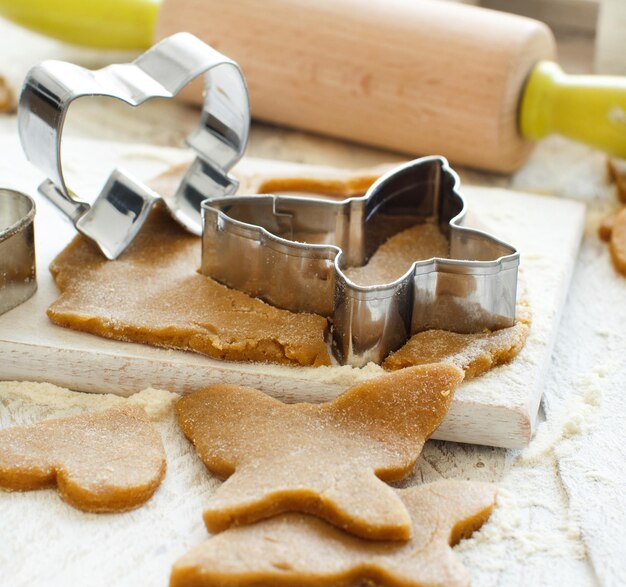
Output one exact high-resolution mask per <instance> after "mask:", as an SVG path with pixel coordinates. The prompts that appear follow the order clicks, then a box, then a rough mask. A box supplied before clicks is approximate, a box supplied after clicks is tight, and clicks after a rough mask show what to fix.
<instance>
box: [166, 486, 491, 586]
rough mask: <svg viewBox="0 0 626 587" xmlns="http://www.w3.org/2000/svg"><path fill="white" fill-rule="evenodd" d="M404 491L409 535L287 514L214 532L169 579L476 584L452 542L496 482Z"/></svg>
mask: <svg viewBox="0 0 626 587" xmlns="http://www.w3.org/2000/svg"><path fill="white" fill-rule="evenodd" d="M397 494H398V496H399V498H400V499H401V500H402V501H403V502H404V504H405V505H406V508H407V510H408V511H409V513H410V516H411V521H412V523H413V536H412V538H411V540H410V541H409V542H405V543H401V542H374V541H368V540H362V539H360V538H357V537H355V536H351V535H349V534H346V533H345V532H342V531H341V530H338V529H336V528H333V527H332V526H329V525H328V524H327V523H325V522H322V521H321V520H318V519H316V518H313V517H311V516H306V515H302V514H284V515H282V516H278V517H276V518H272V519H270V520H265V521H263V522H258V523H256V524H253V525H252V526H244V527H240V528H232V529H230V530H227V531H226V532H223V533H222V534H218V535H217V536H214V537H212V538H210V539H209V540H207V541H206V542H205V543H203V544H201V545H200V546H198V547H196V548H195V549H194V550H192V551H191V552H189V553H188V554H186V555H185V556H183V557H182V558H181V559H180V560H178V561H177V562H176V563H175V565H174V567H173V569H172V575H171V579H170V587H191V586H192V585H193V586H194V587H201V586H202V587H204V586H206V587H208V586H214V585H220V586H226V585H237V586H240V587H245V586H247V585H254V586H255V587H256V586H261V585H298V586H309V585H310V586H313V585H315V586H316V587H325V586H331V585H332V586H333V587H336V586H338V585H346V586H347V585H360V584H368V585H369V584H371V583H374V584H376V585H384V586H388V587H409V586H410V587H423V586H425V585H428V586H441V587H443V586H446V587H455V586H461V585H469V583H470V576H469V573H468V571H467V570H466V569H465V567H463V565H462V564H461V562H460V561H459V559H458V558H457V556H456V555H455V554H454V552H453V551H452V549H451V548H450V547H451V546H454V545H455V544H457V543H458V542H459V541H460V540H461V539H462V538H466V537H469V536H471V534H472V533H473V532H474V531H475V530H477V529H478V528H480V527H481V526H482V525H483V523H484V522H485V521H486V520H487V518H488V517H489V515H490V513H491V511H492V509H493V507H494V503H495V496H496V489H495V486H494V485H491V484H487V483H475V482H469V481H438V482H436V483H431V484H428V485H421V486H419V487H411V488H409V489H403V490H398V492H397Z"/></svg>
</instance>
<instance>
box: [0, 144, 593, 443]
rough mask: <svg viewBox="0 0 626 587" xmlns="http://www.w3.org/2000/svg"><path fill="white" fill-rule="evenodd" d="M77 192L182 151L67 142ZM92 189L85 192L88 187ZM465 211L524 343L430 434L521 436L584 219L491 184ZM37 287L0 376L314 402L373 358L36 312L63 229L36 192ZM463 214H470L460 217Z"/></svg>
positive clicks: (564, 207)
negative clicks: (485, 235)
mask: <svg viewBox="0 0 626 587" xmlns="http://www.w3.org/2000/svg"><path fill="white" fill-rule="evenodd" d="M15 150H16V144H15V138H14V137H1V138H0V151H2V152H4V153H6V152H15ZM67 152H68V154H69V156H70V157H71V159H70V158H68V160H71V161H72V162H73V168H72V169H73V172H74V173H73V175H74V176H75V178H74V183H73V184H72V185H73V186H75V189H76V190H77V192H78V193H81V194H82V193H88V192H89V190H95V186H97V185H99V183H98V182H99V181H100V180H101V179H102V178H103V177H104V172H105V171H107V172H108V170H110V169H111V168H112V167H113V166H115V165H122V166H123V167H125V168H126V169H129V170H130V171H132V172H134V173H135V174H137V175H138V176H140V177H143V178H148V177H151V176H153V175H155V174H156V173H159V172H160V171H162V170H164V169H165V168H167V166H168V165H169V164H170V163H171V162H177V161H180V160H182V159H184V158H185V157H186V156H187V155H183V154H182V153H181V152H180V151H178V150H174V149H159V148H154V147H142V146H137V145H124V144H115V143H104V142H95V141H93V142H92V141H77V142H74V143H72V145H71V147H68V149H67ZM238 170H239V174H241V175H243V176H246V177H250V176H254V177H258V176H259V175H270V176H272V175H294V174H299V173H303V174H305V175H308V176H312V175H320V174H321V175H324V176H333V175H335V176H336V175H337V174H338V172H337V170H330V169H328V168H314V167H311V166H298V165H297V164H292V163H279V162H270V161H261V160H244V161H243V162H242V163H241V164H240V165H239V167H238ZM0 173H1V174H2V177H5V178H10V179H9V181H8V182H6V183H7V187H13V188H16V189H22V190H24V191H27V192H28V193H31V194H34V193H35V192H36V186H37V184H38V183H39V181H40V180H41V179H42V178H41V177H40V176H39V174H38V173H37V172H36V171H34V169H33V168H32V167H30V165H29V164H28V163H27V162H26V161H24V160H23V158H22V157H21V155H19V156H18V155H16V156H15V157H13V156H12V157H9V158H5V159H2V160H0ZM92 193H93V192H92ZM464 193H465V195H466V196H467V198H468V201H469V206H470V210H471V217H474V218H480V221H481V223H483V224H485V225H488V226H490V227H491V228H492V229H493V232H495V233H496V235H497V236H499V237H501V238H503V239H506V240H507V241H509V242H511V243H514V244H515V245H516V246H517V247H518V248H519V249H520V251H521V255H522V270H521V271H522V281H523V283H524V284H525V286H526V288H527V291H528V298H529V301H530V304H531V309H532V312H533V324H532V328H531V333H530V336H529V339H528V341H527V344H526V346H525V348H524V349H523V350H522V352H521V353H520V355H519V356H518V357H517V358H516V359H515V360H514V361H513V362H512V363H510V364H509V365H505V366H502V367H499V368H497V369H494V370H493V371H491V372H489V373H488V374H486V375H484V376H482V377H479V378H478V379H475V380H472V381H468V382H466V383H464V384H463V385H462V386H461V387H460V388H459V389H458V390H457V392H456V395H455V399H454V402H453V405H452V408H451V410H450V412H449V413H448V415H447V416H446V419H445V421H444V422H443V423H442V425H441V426H440V428H439V429H438V430H437V432H436V434H435V436H434V437H435V438H439V439H444V440H453V441H459V442H468V443H476V444H486V445H492V446H500V447H507V448H519V447H523V446H525V445H526V444H527V443H528V441H529V439H530V438H531V435H532V431H533V426H534V423H535V420H536V417H537V412H538V408H539V402H540V399H541V395H542V391H543V384H544V379H545V373H546V369H547V368H548V366H549V362H550V353H551V349H552V346H553V342H554V337H555V334H556V331H557V328H558V323H559V317H560V314H561V308H562V306H563V302H564V299H565V296H566V293H567V288H568V284H569V281H570V277H571V273H572V268H573V266H574V261H575V259H576V255H577V251H578V248H579V244H580V239H581V236H582V232H583V225H584V206H583V205H582V204H580V203H577V202H573V201H569V200H561V199H556V198H550V197H545V196H537V195H529V194H521V193H515V192H511V191H506V190H501V189H491V188H476V187H469V186H467V187H465V188H464ZM37 202H38V212H37V217H36V240H37V264H38V283H39V289H38V291H37V293H36V294H35V296H34V297H33V298H31V299H30V300H29V301H27V302H26V303H24V304H22V305H21V306H18V307H17V308H15V309H13V310H11V311H10V312H8V313H6V314H4V315H2V316H0V380H31V381H49V382H51V383H55V384H57V385H61V386H65V387H68V388H70V389H74V390H80V391H89V392H112V393H117V394H120V395H129V394H132V393H134V392H137V391H139V390H141V389H144V388H146V387H150V386H152V387H158V388H165V389H168V390H171V391H176V392H181V393H184V392H188V391H190V390H193V389H196V388H198V387H201V386H203V385H206V384H208V383H214V382H229V383H237V384H243V385H250V386H253V387H258V388H260V389H262V390H264V391H266V392H267V393H269V394H271V395H273V396H275V397H278V398H280V399H283V400H286V401H324V400H328V399H330V398H333V397H335V396H337V395H338V394H340V393H341V392H342V391H343V390H345V389H346V388H347V387H349V386H350V385H352V384H354V383H356V382H358V381H362V380H364V379H367V378H370V377H373V376H375V375H377V374H378V373H379V372H380V371H379V368H377V367H374V366H370V367H367V368H364V369H361V370H359V369H352V368H351V367H322V368H317V369H316V368H302V367H300V368H297V367H285V366H276V365H264V364H253V363H245V364H244V363H229V362H223V361H217V360H213V359H210V358H208V357H204V356H201V355H197V354H194V353H190V352H182V351H170V350H163V349H158V348H152V347H149V346H145V345H139V344H131V343H123V342H117V341H111V340H105V339H102V338H99V337H96V336H92V335H89V334H86V333H80V332H74V331H71V330H67V329H64V328H61V327H58V326H55V325H53V324H52V323H50V322H49V321H48V318H47V316H46V309H47V307H48V306H49V304H50V303H51V302H52V301H53V300H54V299H55V298H56V296H57V290H56V286H55V284H54V282H53V280H52V278H51V276H50V273H49V272H48V269H47V267H48V265H49V263H50V261H51V260H52V258H53V257H54V256H55V255H56V254H57V253H58V252H59V251H60V250H61V249H62V248H63V247H64V246H65V245H66V244H67V242H68V241H69V240H70V239H71V238H72V236H73V235H74V234H75V233H74V229H73V227H72V226H71V225H70V224H68V223H66V222H65V221H64V220H63V219H62V217H61V216H60V214H58V213H57V212H56V211H55V210H54V209H53V207H52V205H51V204H49V203H48V202H46V201H44V200H43V199H42V198H40V197H38V198H37ZM470 224H471V219H470Z"/></svg>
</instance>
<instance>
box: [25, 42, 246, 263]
mask: <svg viewBox="0 0 626 587" xmlns="http://www.w3.org/2000/svg"><path fill="white" fill-rule="evenodd" d="M202 74H204V75H205V96H204V105H203V109H202V115H201V119H200V123H199V124H198V126H197V127H196V128H195V130H194V131H192V133H191V134H190V135H189V136H188V137H187V139H186V142H187V144H188V145H189V146H190V147H191V148H192V149H193V151H194V152H195V155H196V158H195V160H194V161H193V163H192V164H191V166H190V167H189V169H188V170H187V172H186V174H185V175H184V177H183V179H182V181H181V183H180V185H179V186H178V189H177V191H176V193H175V194H174V195H173V196H172V197H169V198H167V199H165V200H164V201H165V203H166V205H167V207H168V208H169V210H170V212H171V213H172V215H173V216H174V218H175V219H176V220H178V221H179V222H180V223H181V224H182V225H183V226H184V227H185V228H187V229H188V230H189V231H190V232H192V233H194V234H197V235H200V233H201V230H202V223H201V213H200V203H201V202H202V200H204V199H205V198H206V197H207V196H209V195H213V196H223V195H227V194H231V193H233V192H235V191H236V190H237V187H238V183H237V181H236V180H235V179H234V178H233V177H231V176H230V175H229V173H228V172H229V170H230V168H231V167H232V166H233V165H234V164H235V163H236V162H237V161H238V160H239V159H240V158H241V156H242V155H243V152H244V150H245V148H246V144H247V141H248V131H249V126H250V107H249V100H248V91H247V88H246V83H245V79H244V77H243V74H242V72H241V70H240V69H239V66H238V65H237V64H236V63H235V62H234V61H232V60H231V59H228V58H227V57H225V56H224V55H222V54H221V53H219V52H217V51H215V50H214V49H212V48H211V47H209V46H208V45H206V44H205V43H203V42H202V41H200V39H198V38H197V37H195V36H193V35H191V34H189V33H178V34H175V35H172V36H171V37H168V38H166V39H164V40H163V41H161V42H160V43H158V44H156V45H155V46H154V47H152V48H151V49H149V50H148V51H147V52H146V53H144V54H142V55H140V56H139V57H138V58H137V59H136V60H135V61H133V62H132V63H127V64H116V65H110V66H108V67H105V68H103V69H100V70H97V71H90V70H87V69H84V68H82V67H79V66H77V65H73V64H71V63H65V62H62V61H45V62H43V63H41V64H39V65H36V66H35V67H33V68H32V69H31V70H30V72H29V73H28V75H27V76H26V80H25V82H24V86H23V89H22V93H21V96H20V105H19V112H18V124H19V134H20V139H21V142H22V147H23V149H24V152H25V154H26V157H27V158H28V160H29V161H31V162H32V163H33V164H35V165H36V166H37V167H39V169H41V170H42V171H43V172H44V173H45V174H46V176H47V177H48V179H47V180H45V181H44V182H43V183H42V184H41V185H40V186H39V191H40V192H41V193H42V194H43V195H44V196H45V197H47V198H48V199H49V200H50V201H52V202H53V203H54V204H55V205H56V206H57V207H58V208H59V209H60V210H61V211H62V212H63V213H64V214H65V215H66V216H67V217H68V218H69V219H70V220H71V221H72V222H73V223H74V226H75V227H76V229H77V230H78V231H79V232H80V233H82V234H83V235H85V236H86V237H88V238H90V239H91V240H93V241H94V242H95V243H96V244H97V245H98V246H99V247H100V249H101V250H102V252H103V253H104V255H105V256H106V257H107V258H109V259H115V258H117V257H118V256H119V255H120V254H121V253H123V252H124V250H125V249H126V247H128V245H129V244H130V243H131V242H132V241H133V239H134V238H135V236H136V235H137V233H138V232H139V231H140V229H141V227H142V225H143V223H144V222H145V220H146V219H147V217H148V215H149V213H150V210H151V209H152V207H153V206H154V204H155V203H156V202H157V201H160V200H161V197H160V196H159V194H157V193H156V192H154V191H153V190H151V189H150V188H149V187H148V186H146V185H144V184H143V183H142V182H141V181H138V180H137V179H135V178H133V177H132V176H131V175H130V174H129V173H127V172H125V171H123V170H122V169H115V170H114V171H113V172H112V173H111V175H110V176H109V178H108V180H107V182H106V183H105V185H104V187H103V188H102V190H101V192H100V193H99V195H98V196H97V197H96V198H95V199H94V200H93V203H87V202H85V201H83V200H81V199H79V198H78V197H77V196H76V195H75V194H74V193H73V192H72V191H71V189H70V188H69V187H68V186H67V185H66V182H65V178H64V176H63V169H62V165H61V138H62V134H63V125H64V122H65V118H66V114H67V110H68V108H69V106H70V105H71V103H72V102H74V100H76V99H78V98H81V97H84V96H108V97H111V98H116V99H118V100H121V101H123V102H126V103H128V104H130V105H131V106H139V105H140V104H142V103H143V102H145V101H146V100H149V99H151V98H173V97H175V96H176V95H177V94H178V93H179V92H180V91H181V90H182V89H183V88H184V87H186V86H187V85H188V84H189V83H191V82H192V81H193V80H194V79H195V78H197V77H198V76H200V75H202Z"/></svg>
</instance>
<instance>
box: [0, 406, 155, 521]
mask: <svg viewBox="0 0 626 587" xmlns="http://www.w3.org/2000/svg"><path fill="white" fill-rule="evenodd" d="M164 476H165V452H164V450H163V445H162V443H161V438H160V437H159V434H158V432H157V431H156V430H155V429H154V428H153V426H152V424H151V423H150V421H149V420H148V417H147V415H146V413H145V411H144V410H143V409H141V408H139V407H136V406H128V407H124V408H113V409H110V410H105V411H101V412H90V413H89V412H88V413H84V414H79V415H77V416H70V417H67V418H57V419H53V420H43V421H41V422H37V423H36V424H31V425H28V426H16V427H14V428H6V429H4V430H0V488H2V489H7V490H10V491H27V490H30V489H40V488H43V487H51V486H54V485H56V486H57V489H58V491H59V494H60V495H61V497H62V498H63V499H64V500H65V501H66V502H68V503H69V504H70V505H72V506H74V507H76V508H78V509H81V510H85V511H88V512H121V511H126V510H131V509H134V508H136V507H139V506H140V505H142V504H143V503H145V502H146V501H148V499H150V497H152V495H153V494H154V492H155V491H156V489H157V487H158V486H159V485H160V484H161V481H162V480H163V477H164Z"/></svg>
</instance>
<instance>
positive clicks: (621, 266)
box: [609, 208, 626, 275]
mask: <svg viewBox="0 0 626 587" xmlns="http://www.w3.org/2000/svg"><path fill="white" fill-rule="evenodd" d="M609 248H610V250H611V257H612V259H613V264H614V265H615V268H616V269H617V270H618V271H619V272H620V273H621V274H622V275H626V208H623V209H622V210H621V211H620V212H619V214H617V215H616V216H615V221H614V223H613V230H612V231H611V241H610V243H609Z"/></svg>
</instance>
